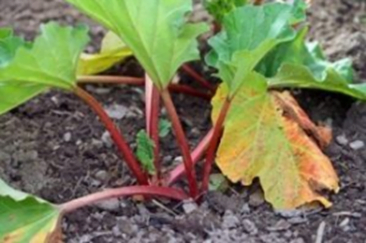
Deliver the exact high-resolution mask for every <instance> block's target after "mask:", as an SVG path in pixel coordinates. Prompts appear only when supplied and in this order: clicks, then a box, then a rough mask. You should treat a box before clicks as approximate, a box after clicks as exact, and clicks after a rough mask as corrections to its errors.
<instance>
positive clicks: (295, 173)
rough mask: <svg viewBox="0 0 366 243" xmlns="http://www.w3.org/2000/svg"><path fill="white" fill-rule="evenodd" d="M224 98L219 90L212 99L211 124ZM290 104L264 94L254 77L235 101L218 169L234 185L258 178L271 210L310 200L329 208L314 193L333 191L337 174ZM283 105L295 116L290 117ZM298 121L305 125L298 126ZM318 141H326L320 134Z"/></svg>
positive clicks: (261, 83)
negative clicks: (271, 207) (324, 190)
mask: <svg viewBox="0 0 366 243" xmlns="http://www.w3.org/2000/svg"><path fill="white" fill-rule="evenodd" d="M227 93H228V91H227V90H225V86H222V87H221V88H220V89H219V91H218V92H217V95H216V96H215V98H214V100H213V107H214V109H213V118H214V120H215V119H216V117H217V115H218V112H219V110H220V108H221V104H222V102H223V100H224V98H225V97H226V95H227ZM290 101H291V102H294V100H293V99H292V100H289V98H288V97H286V94H280V93H270V92H268V91H267V84H266V80H265V79H264V77H263V76H261V75H259V74H256V73H252V74H251V75H250V78H249V79H248V80H246V82H245V84H244V87H242V88H241V89H240V91H239V92H238V94H237V96H236V98H235V99H234V100H233V103H232V106H231V109H230V111H229V114H228V117H227V119H226V121H225V131H224V135H223V138H222V140H221V144H220V147H219V149H218V154H217V160H216V161H217V164H218V166H219V167H220V169H221V170H222V172H223V173H224V174H225V175H226V176H227V177H228V178H229V179H230V180H231V181H233V182H238V181H241V182H242V183H243V184H244V185H250V184H251V183H252V181H253V179H254V178H259V181H260V183H261V185H262V187H263V190H264V193H265V198H266V200H267V201H268V202H270V203H271V204H272V205H273V207H274V208H277V209H291V208H296V207H298V206H300V205H303V204H306V203H310V202H313V201H319V202H321V203H322V204H323V205H324V206H326V207H329V206H330V205H331V203H330V202H329V201H328V200H327V199H326V198H324V197H323V196H321V195H320V194H318V192H319V191H320V190H322V189H329V190H334V191H336V192H337V191H338V190H339V187H338V178H337V175H336V173H335V171H334V169H333V167H332V164H331V162H330V161H329V159H328V158H327V157H326V156H325V155H324V154H323V153H322V151H321V150H320V148H319V147H318V146H317V144H316V142H315V141H314V140H313V139H312V138H311V137H309V136H308V135H307V133H306V132H305V131H304V130H303V127H305V128H306V124H307V122H309V121H310V120H309V119H308V118H302V116H303V115H304V114H305V113H304V112H303V111H301V110H299V109H301V108H300V107H298V105H297V104H294V103H291V102H290ZM284 104H286V105H288V106H289V107H290V110H292V111H293V112H294V113H293V114H291V113H288V109H287V110H286V108H285V106H284ZM300 114H301V115H300ZM297 119H300V120H301V121H302V122H303V119H308V121H307V122H305V123H300V124H299V123H298V121H296V120H297ZM304 124H305V125H304ZM307 125H309V124H307ZM314 127H315V125H314V126H312V128H313V129H314ZM315 128H316V127H315ZM318 131H321V129H320V130H317V131H316V132H318ZM313 132H315V131H313ZM320 134H322V133H320ZM314 137H315V136H314ZM316 139H318V138H316ZM320 139H324V141H325V140H326V139H327V138H326V136H323V135H320Z"/></svg>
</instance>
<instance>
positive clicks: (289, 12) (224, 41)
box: [206, 3, 296, 97]
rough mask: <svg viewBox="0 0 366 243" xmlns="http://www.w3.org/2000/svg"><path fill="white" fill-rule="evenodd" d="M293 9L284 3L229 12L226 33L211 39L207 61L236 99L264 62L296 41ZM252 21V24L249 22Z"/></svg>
mask: <svg viewBox="0 0 366 243" xmlns="http://www.w3.org/2000/svg"><path fill="white" fill-rule="evenodd" d="M293 11H294V9H293V6H292V5H289V4H282V3H271V4H264V5H262V6H250V5H247V6H244V7H241V8H238V9H236V10H234V11H232V12H231V13H229V14H228V15H227V16H226V17H225V18H224V21H223V27H224V30H223V31H222V32H221V33H220V34H218V35H217V36H214V37H213V38H211V39H210V40H209V44H210V45H211V46H212V48H213V50H212V51H211V52H210V53H209V54H208V56H207V58H206V60H207V62H208V64H209V65H211V66H213V67H216V68H217V69H219V77H220V78H221V79H222V80H223V81H224V82H225V84H226V85H227V86H228V88H229V90H230V92H229V96H231V97H232V96H233V95H234V94H235V93H236V92H237V91H238V89H239V88H240V86H241V85H242V83H243V82H244V81H245V80H246V78H247V76H248V75H249V74H250V72H251V71H252V70H253V69H254V68H255V67H256V66H257V64H258V63H259V62H260V61H261V59H262V58H263V57H264V56H265V55H266V54H267V53H268V52H269V51H271V50H272V49H273V48H274V47H276V46H277V45H278V44H280V43H282V42H286V41H289V40H292V39H293V38H295V36H296V32H295V31H294V29H293V28H292V26H291V21H293ZM248 20H251V21H248Z"/></svg>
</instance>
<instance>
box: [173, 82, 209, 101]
mask: <svg viewBox="0 0 366 243" xmlns="http://www.w3.org/2000/svg"><path fill="white" fill-rule="evenodd" d="M168 88H169V91H171V92H175V93H185V94H188V95H191V96H196V97H200V98H202V99H205V100H208V101H210V100H211V99H212V94H210V93H203V92H201V91H198V90H196V89H194V88H191V87H189V86H187V85H184V84H170V85H169V86H168Z"/></svg>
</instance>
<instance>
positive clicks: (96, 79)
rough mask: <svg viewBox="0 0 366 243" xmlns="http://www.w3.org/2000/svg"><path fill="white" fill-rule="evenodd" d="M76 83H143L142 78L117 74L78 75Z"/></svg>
mask: <svg viewBox="0 0 366 243" xmlns="http://www.w3.org/2000/svg"><path fill="white" fill-rule="evenodd" d="M77 82H78V83H97V84H133V85H143V84H144V83H145V81H144V79H143V78H136V77H119V76H107V75H105V76H79V77H78V79H77Z"/></svg>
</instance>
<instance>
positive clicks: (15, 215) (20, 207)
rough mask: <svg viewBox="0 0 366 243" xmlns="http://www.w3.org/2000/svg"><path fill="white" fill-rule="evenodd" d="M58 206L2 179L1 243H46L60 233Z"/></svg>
mask: <svg viewBox="0 0 366 243" xmlns="http://www.w3.org/2000/svg"><path fill="white" fill-rule="evenodd" d="M59 217H60V212H59V210H58V209H57V207H56V206H54V205H52V204H51V203H48V202H46V201H44V200H42V199H39V198H37V197H35V196H32V195H29V194H26V193H24V192H21V191H17V190H15V189H13V188H11V187H9V186H8V185H7V184H6V183H5V182H3V181H2V180H1V179H0V225H1V226H0V242H9V243H10V242H17V243H43V242H47V240H49V239H50V237H53V236H54V235H55V234H57V233H59V230H60V228H59V224H58V223H59Z"/></svg>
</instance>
